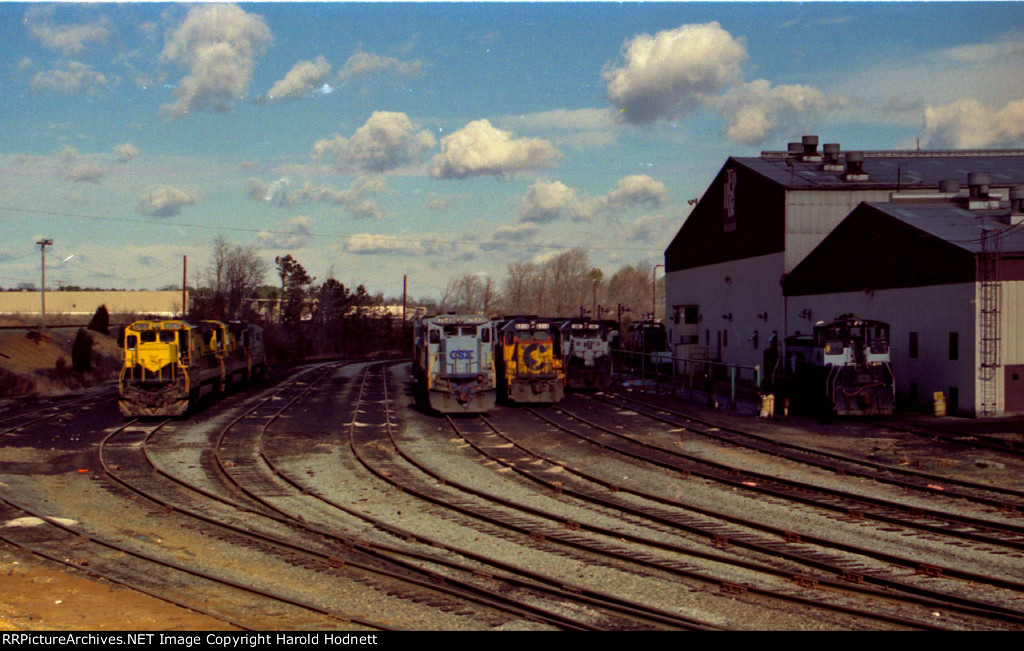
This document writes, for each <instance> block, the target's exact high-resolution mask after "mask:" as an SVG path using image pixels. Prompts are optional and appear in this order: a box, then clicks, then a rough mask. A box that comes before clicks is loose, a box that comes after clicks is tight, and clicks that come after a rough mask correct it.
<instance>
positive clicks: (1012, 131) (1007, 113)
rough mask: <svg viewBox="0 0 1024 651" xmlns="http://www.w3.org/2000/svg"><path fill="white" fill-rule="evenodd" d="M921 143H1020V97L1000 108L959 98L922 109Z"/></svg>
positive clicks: (1023, 130)
mask: <svg viewBox="0 0 1024 651" xmlns="http://www.w3.org/2000/svg"><path fill="white" fill-rule="evenodd" d="M920 137H921V145H922V146H924V147H930V148H936V149H942V148H952V149H984V148H991V147H1021V146H1024V99H1021V100H1017V101H1014V102H1010V103H1008V104H1007V105H1006V106H1004V107H1003V108H1001V109H993V108H989V107H988V106H985V105H984V104H982V103H981V102H979V101H978V100H976V99H960V100H957V101H955V102H953V103H952V104H947V105H945V106H937V107H932V106H929V107H928V108H926V109H925V111H924V127H923V128H922V129H921V133H920Z"/></svg>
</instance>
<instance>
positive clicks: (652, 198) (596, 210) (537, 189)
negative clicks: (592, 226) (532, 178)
mask: <svg viewBox="0 0 1024 651" xmlns="http://www.w3.org/2000/svg"><path fill="white" fill-rule="evenodd" d="M667 198H668V189H667V188H666V187H665V184H664V183H662V182H661V181H657V180H655V179H652V178H651V177H649V176H646V175H643V174H634V175H631V176H627V177H625V178H623V179H620V180H619V182H618V184H617V185H616V187H615V189H614V190H612V191H611V192H609V193H608V194H606V195H603V196H600V197H590V198H588V197H579V196H577V194H576V191H575V190H573V189H572V188H570V187H568V186H567V185H565V184H564V183H561V182H559V181H551V182H549V181H536V182H534V183H533V185H531V186H530V188H529V189H528V190H527V191H526V194H525V195H524V196H523V198H522V201H521V202H520V204H519V217H520V221H522V222H527V223H533V224H544V223H548V222H552V221H554V220H556V219H558V218H559V217H567V218H569V219H572V220H574V221H589V220H591V219H593V218H595V217H597V216H599V215H602V214H611V215H614V214H617V213H619V212H621V211H623V210H627V209H630V208H657V207H659V206H661V205H662V204H663V203H664V202H665V201H666V199H667Z"/></svg>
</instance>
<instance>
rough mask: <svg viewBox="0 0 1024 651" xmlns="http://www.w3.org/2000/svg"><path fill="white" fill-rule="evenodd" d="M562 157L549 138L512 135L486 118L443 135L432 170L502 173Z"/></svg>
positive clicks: (438, 173)
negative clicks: (494, 125) (439, 151)
mask: <svg viewBox="0 0 1024 651" xmlns="http://www.w3.org/2000/svg"><path fill="white" fill-rule="evenodd" d="M561 157H562V153H561V152H560V151H558V150H557V149H556V148H555V147H554V145H552V144H551V143H550V142H548V141H547V140H542V139H540V138H518V139H517V138H513V137H512V134H511V133H510V132H508V131H503V130H501V129H496V128H495V127H493V126H491V123H490V122H488V121H487V120H477V121H475V122H470V123H469V124H467V125H466V126H465V127H463V128H462V129H460V130H458V131H456V132H454V133H452V134H450V135H447V136H445V137H444V138H442V139H441V153H440V154H438V155H437V156H435V157H434V162H433V164H432V165H431V170H430V171H431V174H432V175H433V176H434V177H435V178H465V177H468V176H479V175H487V174H493V175H498V176H501V175H505V174H513V173H515V172H521V171H524V170H531V169H537V168H540V167H546V166H548V165H550V164H551V163H552V162H554V161H555V160H557V159H559V158H561Z"/></svg>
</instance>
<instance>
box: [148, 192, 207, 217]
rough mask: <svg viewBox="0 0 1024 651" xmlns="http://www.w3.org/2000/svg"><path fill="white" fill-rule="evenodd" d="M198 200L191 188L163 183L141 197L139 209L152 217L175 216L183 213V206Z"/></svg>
mask: <svg viewBox="0 0 1024 651" xmlns="http://www.w3.org/2000/svg"><path fill="white" fill-rule="evenodd" d="M198 200H199V198H198V197H197V196H196V194H195V193H194V192H192V191H190V190H182V189H180V188H172V187H170V186H167V185H161V186H158V187H155V188H153V189H152V190H150V191H149V192H147V193H146V194H144V195H142V196H141V197H139V203H138V206H137V210H138V211H139V213H140V214H142V215H149V216H152V217H173V216H175V215H178V214H180V213H181V209H182V207H183V206H190V205H192V204H194V203H195V202H196V201H198Z"/></svg>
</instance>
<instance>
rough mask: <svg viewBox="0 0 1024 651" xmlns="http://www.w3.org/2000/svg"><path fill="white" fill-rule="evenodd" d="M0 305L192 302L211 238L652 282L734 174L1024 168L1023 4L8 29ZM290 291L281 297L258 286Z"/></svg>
mask: <svg viewBox="0 0 1024 651" xmlns="http://www.w3.org/2000/svg"><path fill="white" fill-rule="evenodd" d="M0 43H2V46H0V124H3V126H4V129H3V138H2V139H0V228H2V231H0V232H2V234H3V237H2V238H0V286H3V287H14V286H17V285H18V284H19V283H23V282H29V283H36V284H38V282H39V247H38V246H37V245H36V244H35V242H36V241H37V240H39V239H41V238H44V237H45V238H52V239H53V240H54V244H53V247H52V248H49V249H48V250H47V285H48V286H50V287H56V286H59V285H83V286H101V287H124V288H139V289H143V288H145V289H154V288H157V287H161V286H164V285H170V284H175V283H180V282H181V269H182V259H183V257H184V256H188V265H189V269H190V282H195V279H196V275H197V274H198V272H199V271H201V270H202V269H203V268H204V267H206V266H207V265H208V263H209V254H210V252H211V249H212V241H213V239H214V238H215V237H217V236H218V235H220V236H223V237H225V238H226V239H227V240H228V241H229V242H231V243H233V244H239V245H243V246H253V247H256V248H257V250H258V251H259V255H261V256H262V257H264V258H265V259H266V260H267V261H268V262H270V263H272V261H273V259H274V257H275V256H278V255H283V254H286V253H290V254H292V255H293V256H294V257H295V258H296V259H297V260H299V262H300V263H302V264H303V265H304V266H305V267H306V269H307V271H309V272H310V274H311V275H313V276H316V277H317V279H318V280H323V279H325V278H327V277H328V276H333V277H335V278H337V279H338V280H340V281H342V282H344V283H346V284H358V283H362V284H365V285H366V286H367V288H368V289H369V290H370V291H371V292H378V291H381V292H384V293H386V294H388V295H399V294H400V293H401V289H402V277H403V275H408V277H409V292H410V294H412V295H414V296H421V297H436V296H437V295H438V294H439V293H440V292H441V290H442V289H443V288H444V286H445V284H446V283H447V281H448V280H449V279H451V278H453V277H455V276H457V275H461V274H466V273H469V274H486V275H490V276H492V277H494V278H496V279H499V280H500V279H501V278H503V277H504V275H505V270H506V269H507V266H508V264H509V263H512V262H515V261H519V260H543V259H544V258H545V257H548V256H551V255H554V254H557V253H559V252H562V251H564V250H567V249H569V248H572V247H584V248H586V249H587V250H588V252H589V254H590V259H591V262H592V264H593V265H595V266H598V267H600V268H602V269H603V270H604V271H605V272H606V273H611V272H614V271H615V269H617V268H618V267H620V266H622V265H624V264H634V263H638V262H641V261H643V262H644V263H645V264H646V263H649V264H654V263H657V262H661V261H662V254H663V251H664V249H665V247H666V246H667V244H668V243H669V242H670V241H671V239H672V237H673V236H674V235H675V233H676V231H677V230H678V228H679V226H680V225H681V224H682V222H683V220H684V219H685V218H686V215H687V214H688V213H689V210H690V207H691V206H690V204H689V201H690V200H692V199H694V198H697V197H699V196H700V194H701V193H702V192H703V190H704V189H705V187H706V186H707V184H708V183H709V182H710V181H711V179H712V178H713V176H714V175H715V174H716V173H717V171H718V170H719V168H720V167H721V166H722V164H723V163H724V161H725V159H726V158H727V157H728V156H754V155H757V154H758V153H759V152H760V151H762V150H784V149H785V148H786V143H787V142H790V141H794V140H799V139H800V136H801V135H803V134H815V135H818V136H819V139H820V142H822V143H825V142H838V143H840V144H841V145H842V147H843V149H846V150H851V149H893V148H914V147H917V146H919V145H920V146H921V147H922V148H928V149H936V148H1005V147H1014V148H1019V147H1024V74H1022V73H1021V70H1024V3H1020V2H997V3H975V2H965V3H958V2H895V3H862V2H842V3H828V2H807V3H790V2H779V3H729V2H714V3H670V2H645V3H612V2H596V3H564V4H563V3H550V2H537V3H502V2H494V3H491V2H486V3H479V4H476V3H420V2H417V3H409V4H396V3H375V2H364V3H309V4H306V3H290V2H288V3H253V4H234V5H230V4H225V5H217V4H174V3H124V4H117V3H99V4H78V3H72V4H56V3H40V4H24V3H7V2H0ZM266 282H267V283H269V284H276V283H277V282H278V281H277V278H276V276H275V275H274V274H273V273H272V272H271V273H270V274H268V276H267V278H266Z"/></svg>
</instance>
